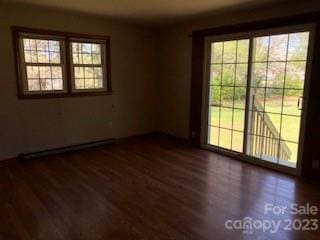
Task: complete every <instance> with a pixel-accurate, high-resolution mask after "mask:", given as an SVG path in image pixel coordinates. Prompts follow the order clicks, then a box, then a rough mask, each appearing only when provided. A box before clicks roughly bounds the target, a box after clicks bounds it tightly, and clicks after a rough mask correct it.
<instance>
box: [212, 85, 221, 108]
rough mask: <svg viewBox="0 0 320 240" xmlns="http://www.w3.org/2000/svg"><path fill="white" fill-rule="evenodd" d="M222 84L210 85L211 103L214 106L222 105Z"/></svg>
mask: <svg viewBox="0 0 320 240" xmlns="http://www.w3.org/2000/svg"><path fill="white" fill-rule="evenodd" d="M220 93H221V87H220V86H210V99H209V104H210V105H214V106H220Z"/></svg>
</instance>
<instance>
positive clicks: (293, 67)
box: [285, 61, 306, 89]
mask: <svg viewBox="0 0 320 240" xmlns="http://www.w3.org/2000/svg"><path fill="white" fill-rule="evenodd" d="M305 74H306V62H304V61H303V62H288V63H287V72H286V81H285V88H293V89H303V86H304V80H305Z"/></svg>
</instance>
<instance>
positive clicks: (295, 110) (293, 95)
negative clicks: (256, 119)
mask: <svg viewBox="0 0 320 240" xmlns="http://www.w3.org/2000/svg"><path fill="white" fill-rule="evenodd" d="M302 101H303V90H293V89H285V90H284V98H283V110H282V113H283V114H290V115H296V116H300V115H301V108H302V104H303V102H302Z"/></svg>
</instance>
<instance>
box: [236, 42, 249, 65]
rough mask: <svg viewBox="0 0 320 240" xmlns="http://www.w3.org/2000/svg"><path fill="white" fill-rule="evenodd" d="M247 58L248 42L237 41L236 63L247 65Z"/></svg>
mask: <svg viewBox="0 0 320 240" xmlns="http://www.w3.org/2000/svg"><path fill="white" fill-rule="evenodd" d="M248 58H249V40H247V39H246V40H239V41H238V49H237V63H247V62H248Z"/></svg>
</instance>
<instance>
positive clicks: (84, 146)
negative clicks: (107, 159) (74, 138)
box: [19, 138, 116, 160]
mask: <svg viewBox="0 0 320 240" xmlns="http://www.w3.org/2000/svg"><path fill="white" fill-rule="evenodd" d="M115 142H116V139H114V138H112V139H107V140H101V141H95V142H88V143H82V144H76V145H71V146H66V147H60V148H53V149H48V150H43V151H39V152H32V153H24V154H21V155H20V156H19V159H21V160H28V159H35V158H40V157H45V156H50V155H54V154H59V153H66V152H74V151H79V150H83V149H88V148H94V147H101V146H105V145H109V144H113V143H115Z"/></svg>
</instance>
